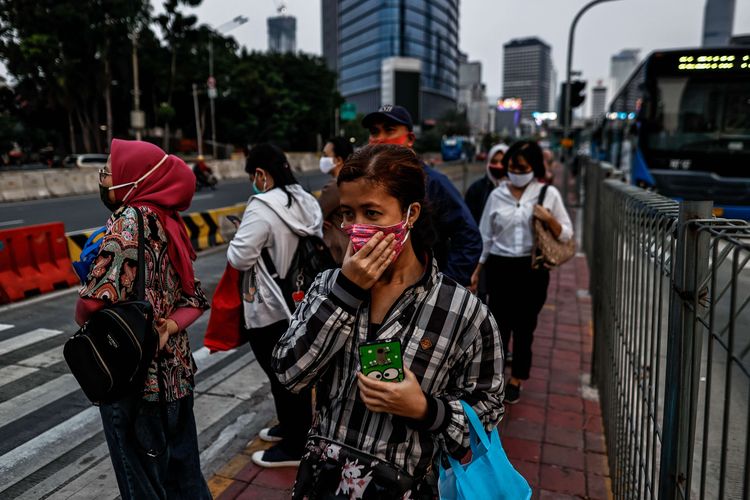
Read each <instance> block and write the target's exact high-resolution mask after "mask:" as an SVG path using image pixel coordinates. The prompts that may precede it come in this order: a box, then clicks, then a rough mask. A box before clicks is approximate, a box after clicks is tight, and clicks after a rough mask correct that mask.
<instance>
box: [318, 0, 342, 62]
mask: <svg viewBox="0 0 750 500" xmlns="http://www.w3.org/2000/svg"><path fill="white" fill-rule="evenodd" d="M320 23H321V28H322V29H321V37H322V44H321V47H323V58H324V59H325V60H326V65H327V66H328V69H330V70H331V71H334V72H338V63H339V0H322V1H321V2H320Z"/></svg>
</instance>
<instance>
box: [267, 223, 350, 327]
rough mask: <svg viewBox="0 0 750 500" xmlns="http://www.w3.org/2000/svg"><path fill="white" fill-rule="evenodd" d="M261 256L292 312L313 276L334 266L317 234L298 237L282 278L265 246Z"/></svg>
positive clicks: (302, 297)
mask: <svg viewBox="0 0 750 500" xmlns="http://www.w3.org/2000/svg"><path fill="white" fill-rule="evenodd" d="M261 258H262V259H263V263H264V264H265V265H266V269H267V270H268V273H269V274H270V275H271V278H273V280H274V281H275V282H276V284H277V285H279V288H281V293H282V295H283V296H284V300H285V301H286V305H287V306H289V311H291V312H292V313H294V311H295V310H296V309H297V306H298V305H299V303H300V302H302V299H304V297H305V293H307V290H308V289H309V288H310V285H312V284H313V281H315V277H316V276H318V274H320V273H321V272H323V271H325V270H327V269H333V268H334V267H336V263H335V262H334V260H333V256H332V255H331V251H330V250H329V249H328V246H326V244H325V242H324V241H323V240H322V239H320V238H318V237H317V236H303V237H301V238H300V239H299V243H298V244H297V250H295V251H294V255H293V256H292V263H291V264H290V266H289V270H288V271H287V273H286V276H285V277H284V278H281V277H279V273H278V271H277V270H276V266H275V265H274V263H273V260H271V255H270V254H269V253H268V249H267V248H264V249H263V251H262V252H261Z"/></svg>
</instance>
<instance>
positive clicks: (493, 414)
mask: <svg viewBox="0 0 750 500" xmlns="http://www.w3.org/2000/svg"><path fill="white" fill-rule="evenodd" d="M474 306H475V308H476V309H475V310H474V311H473V314H467V316H466V317H467V320H468V324H467V326H466V331H467V332H476V334H475V335H473V339H472V341H471V344H470V346H469V347H468V348H467V349H466V356H465V357H464V358H463V363H461V364H460V365H459V366H458V370H457V373H456V376H457V379H456V383H455V385H453V386H452V387H451V388H449V389H448V391H447V392H446V393H444V394H439V395H437V397H436V400H437V401H436V403H437V404H438V405H439V408H438V410H439V411H438V415H444V416H445V417H444V418H445V419H446V421H444V422H436V424H437V426H438V429H439V431H440V434H441V436H442V438H443V440H444V442H445V445H446V447H447V449H448V451H449V452H450V453H451V455H453V456H454V457H456V458H459V459H460V458H462V457H463V456H464V455H465V454H466V452H467V451H468V450H469V423H468V419H467V418H466V416H465V415H464V411H463V407H462V406H461V400H463V401H465V402H466V403H468V404H469V405H471V407H472V408H473V409H474V411H475V412H476V414H477V415H478V416H479V419H480V420H481V421H482V424H484V427H485V430H488V431H489V430H491V429H493V428H494V427H496V426H497V425H498V424H499V423H500V420H501V419H502V417H503V414H504V413H505V409H504V407H503V391H504V387H505V382H504V378H503V366H504V365H503V346H502V341H501V340H500V333H499V330H498V328H497V324H496V323H495V319H494V318H493V317H492V315H491V314H490V313H489V311H488V310H487V308H486V307H485V306H484V305H482V304H480V303H479V301H478V300H476V301H475V302H474ZM467 313H468V311H467ZM433 425H435V424H433Z"/></svg>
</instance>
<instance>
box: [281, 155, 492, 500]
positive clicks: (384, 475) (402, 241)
mask: <svg viewBox="0 0 750 500" xmlns="http://www.w3.org/2000/svg"><path fill="white" fill-rule="evenodd" d="M338 184H339V192H340V196H341V209H342V214H343V217H344V223H343V229H344V231H346V232H347V234H349V236H350V239H351V244H350V246H349V249H348V251H347V254H346V256H345V258H344V263H343V266H342V268H341V269H336V270H332V271H326V272H324V273H321V274H320V275H319V276H318V278H317V280H316V281H315V283H314V284H313V285H312V286H311V288H310V290H308V292H307V294H306V295H305V300H304V302H303V303H302V304H301V305H300V306H299V308H298V309H297V311H296V312H295V315H294V318H293V319H292V322H291V326H290V328H289V330H288V331H287V333H286V334H285V335H284V336H283V337H282V339H281V340H280V341H279V344H278V345H277V347H276V349H275V350H274V368H275V370H276V372H277V373H278V375H279V379H280V380H281V382H282V383H283V384H285V385H286V386H287V387H289V388H290V389H291V390H293V391H300V390H303V389H305V388H307V387H309V386H311V385H313V384H317V411H318V417H317V419H316V422H315V423H314V424H313V428H312V430H311V431H310V434H309V435H308V441H307V452H306V453H305V455H304V456H303V459H302V463H301V465H300V468H299V471H298V474H297V482H296V484H295V488H294V492H293V498H304V497H310V498H349V497H350V496H349V493H350V492H352V491H354V490H351V488H356V491H354V493H356V495H357V496H356V497H357V498H368V495H370V494H375V492H379V494H380V495H381V496H378V497H377V498H434V496H435V494H436V489H435V484H436V478H435V470H436V469H437V468H436V467H434V460H435V459H436V457H437V455H438V454H439V453H440V451H441V444H440V443H442V445H443V446H445V448H446V449H447V451H448V452H449V453H451V454H452V455H453V456H455V457H457V458H460V457H463V456H464V455H465V453H466V451H467V450H468V449H469V442H468V436H469V433H468V428H467V422H466V419H465V416H464V412H463V410H462V407H461V403H460V400H463V401H465V402H467V403H469V404H470V405H471V406H472V407H473V408H474V409H475V411H476V412H477V414H478V415H479V417H480V419H481V420H482V421H483V423H484V425H485V426H487V427H488V428H490V427H493V426H495V425H497V423H498V422H499V421H500V419H501V417H502V415H503V406H502V402H501V401H502V393H503V375H502V371H503V360H502V356H503V355H502V348H501V341H500V337H499V333H498V330H497V326H496V325H495V322H494V320H493V319H492V316H491V315H490V314H489V311H488V310H487V308H486V307H485V306H484V305H483V304H482V303H481V302H480V301H479V300H478V299H477V298H476V297H475V296H474V295H472V294H471V293H470V292H469V291H468V290H466V289H465V288H464V287H462V286H460V285H458V284H457V283H455V282H454V281H453V280H451V279H450V278H447V277H445V276H444V275H442V274H441V273H440V272H439V271H438V269H437V266H436V264H435V262H434V260H433V258H432V256H431V254H430V244H431V240H432V237H433V236H432V229H431V227H430V223H429V221H428V217H427V215H426V211H425V202H424V199H425V178H424V171H423V169H422V166H421V164H420V162H419V160H418V158H417V156H416V155H415V154H414V153H413V152H412V151H411V150H409V149H406V148H403V147H399V146H394V145H373V146H368V147H366V148H363V149H362V150H360V151H358V152H356V153H355V154H354V155H353V156H352V157H351V158H350V159H349V160H348V161H347V162H346V164H345V165H344V168H343V169H342V171H341V172H340V174H339V177H338ZM368 341H377V342H385V341H398V342H400V344H401V352H402V353H403V367H404V370H403V372H404V380H403V381H402V382H385V381H380V380H375V379H372V378H368V377H365V376H364V375H362V374H361V373H360V370H361V367H360V363H359V356H358V347H359V346H360V345H361V344H363V343H365V342H368ZM383 377H384V379H385V378H387V377H386V376H385V375H384V376H383ZM355 461H356V463H357V464H358V465H357V469H358V470H357V472H358V474H357V475H356V477H358V478H359V480H358V481H355V482H353V483H351V484H350V482H351V477H350V476H351V474H349V473H350V472H351V471H350V468H351V464H353V463H355ZM370 490H372V493H368V492H369V491H370ZM382 495H385V496H382ZM409 495H411V496H409ZM372 498H375V497H372Z"/></svg>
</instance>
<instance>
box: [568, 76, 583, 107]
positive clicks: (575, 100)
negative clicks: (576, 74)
mask: <svg viewBox="0 0 750 500" xmlns="http://www.w3.org/2000/svg"><path fill="white" fill-rule="evenodd" d="M585 89H586V81H585V80H573V81H572V82H571V85H570V108H571V109H572V108H577V107H578V106H580V105H581V104H583V101H585V100H586V94H584V93H583V91H584V90H585Z"/></svg>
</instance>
